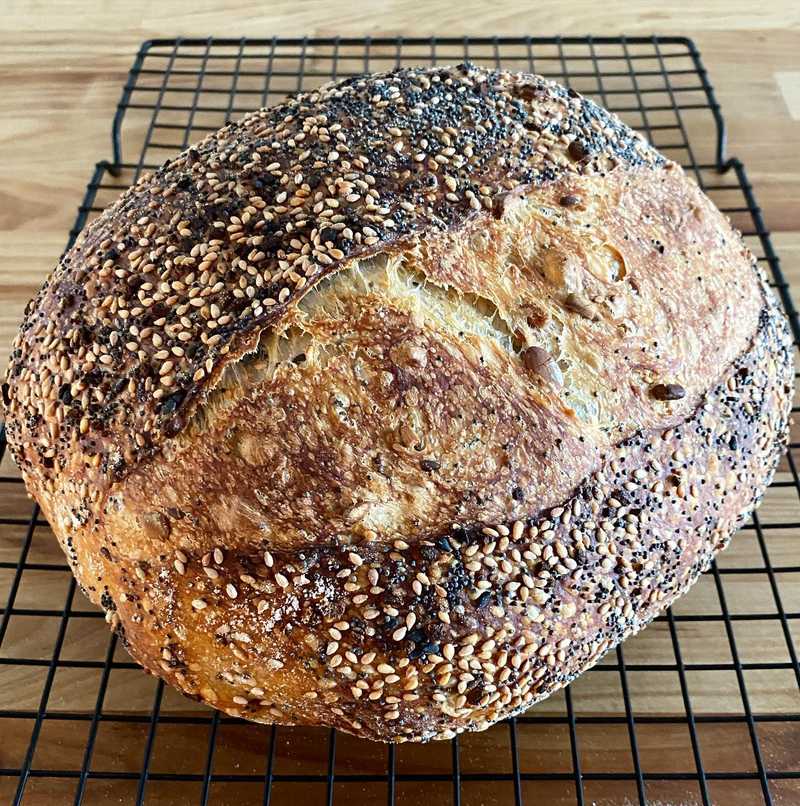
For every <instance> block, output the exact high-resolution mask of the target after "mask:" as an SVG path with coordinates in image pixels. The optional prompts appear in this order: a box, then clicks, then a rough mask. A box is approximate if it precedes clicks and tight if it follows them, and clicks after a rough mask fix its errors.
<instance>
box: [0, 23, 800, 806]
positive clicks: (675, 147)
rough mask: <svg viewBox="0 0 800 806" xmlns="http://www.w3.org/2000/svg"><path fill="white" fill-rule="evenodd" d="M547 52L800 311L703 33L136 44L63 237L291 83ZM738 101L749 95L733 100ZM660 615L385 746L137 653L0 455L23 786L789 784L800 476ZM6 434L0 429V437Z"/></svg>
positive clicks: (579, 788)
mask: <svg viewBox="0 0 800 806" xmlns="http://www.w3.org/2000/svg"><path fill="white" fill-rule="evenodd" d="M465 58H468V59H470V60H472V61H474V62H475V63H478V64H482V65H490V66H503V67H508V68H512V69H524V70H530V71H534V72H539V73H541V74H543V75H546V76H548V77H551V78H554V79H556V80H558V81H561V82H563V83H566V84H568V85H570V86H572V87H574V88H575V89H577V90H579V91H580V92H583V93H585V94H587V95H589V96H592V97H594V98H595V99H596V100H598V101H599V102H600V103H602V104H603V105H605V106H606V107H608V108H609V109H612V110H614V111H615V112H617V113H618V114H619V115H620V116H621V117H622V118H623V119H624V120H625V121H626V122H628V123H629V124H631V125H632V126H634V127H635V128H638V129H640V130H641V131H643V132H644V133H645V134H646V135H647V136H648V137H649V138H650V139H651V140H652V142H653V143H654V144H655V145H656V146H657V147H658V148H659V149H660V150H661V151H662V152H664V153H665V154H667V155H668V156H670V157H672V158H673V159H675V160H677V161H678V162H681V163H682V164H683V165H684V166H685V167H686V168H687V170H688V171H689V172H690V174H691V175H692V176H694V177H695V178H696V179H697V181H698V182H699V184H700V185H701V186H702V187H703V188H704V189H705V190H706V192H708V193H709V194H710V196H711V197H712V198H713V199H714V201H715V202H716V203H717V205H718V206H719V207H720V208H721V209H722V210H724V211H725V212H726V213H727V214H728V215H729V216H730V217H731V218H732V219H733V221H734V224H735V225H736V226H738V227H739V228H740V229H741V230H742V231H743V233H744V235H745V239H746V241H747V242H748V245H749V246H750V248H751V249H752V250H753V252H754V253H755V254H756V255H757V257H758V260H759V261H760V263H761V264H762V265H763V266H764V267H765V268H766V269H767V270H768V272H769V273H771V278H772V280H773V285H774V287H775V288H776V290H777V292H778V294H779V295H780V297H781V300H782V302H783V304H784V307H785V309H786V311H787V313H788V314H789V316H790V319H791V324H792V328H793V331H794V334H795V339H797V338H798V336H799V335H800V328H799V327H798V320H797V314H796V312H795V309H794V307H793V305H792V301H791V297H790V292H789V289H788V287H787V285H786V283H785V281H784V279H783V276H782V274H781V271H780V267H779V264H778V260H777V258H776V256H775V253H774V251H773V249H772V246H771V244H770V241H769V234H768V233H767V231H766V230H765V228H764V223H763V221H762V218H761V213H760V211H759V208H758V206H757V204H756V201H755V198H754V196H753V191H752V188H751V186H750V184H749V183H748V181H747V177H746V174H745V170H744V167H743V166H742V164H741V163H740V162H739V161H738V160H736V159H727V158H726V156H725V134H724V133H725V128H724V122H723V119H722V116H721V113H720V110H719V106H718V105H717V103H716V101H715V99H714V93H713V90H712V88H711V85H710V83H709V80H708V77H707V74H706V71H705V70H704V68H703V66H702V63H701V60H700V56H699V54H698V52H697V50H696V48H695V46H694V44H693V43H692V42H691V41H690V40H688V39H682V38H657V37H652V38H630V39H625V38H613V39H609V38H596V39H591V38H581V39H577V38H563V39H558V38H557V39H543V38H513V39H509V38H502V39H501V38H493V39H431V40H428V39H426V40H419V39H406V40H402V39H302V40H299V39H292V40H289V39H271V40H270V39H258V40H256V39H241V40H227V39H226V40H219V39H216V40H215V39H208V40H196V39H159V40H153V41H149V42H146V43H144V44H143V45H142V47H141V49H140V50H139V53H138V54H137V56H136V59H135V62H134V64H133V67H132V68H131V71H130V74H129V77H128V81H127V83H126V85H125V87H124V91H123V94H122V98H121V100H120V103H119V106H118V111H117V114H116V117H115V119H114V124H113V130H112V147H113V158H112V160H111V161H103V162H100V163H98V164H97V167H96V169H95V172H94V175H93V176H92V179H91V181H90V183H89V185H88V188H87V191H86V196H85V198H84V200H83V203H82V204H81V206H80V208H79V213H78V216H77V219H76V222H75V226H74V228H73V230H72V231H71V233H70V243H71V242H72V241H73V240H74V238H75V236H76V235H77V234H78V232H79V231H80V230H81V228H82V227H83V226H84V225H85V224H86V222H87V220H89V219H90V218H91V217H93V216H94V215H96V214H97V213H98V212H99V211H100V210H101V209H102V208H103V207H105V206H106V205H107V204H108V203H109V202H110V201H112V200H113V198H114V197H115V196H116V195H117V194H118V193H119V192H120V191H122V190H123V189H124V188H126V187H127V186H128V185H129V184H130V183H131V182H132V181H133V180H134V179H135V178H136V177H137V176H138V174H139V173H140V172H141V171H142V170H144V169H147V168H150V167H155V166H156V165H158V164H160V163H161V162H162V161H163V160H164V159H166V158H167V157H168V156H170V155H172V154H174V153H175V152H177V151H178V150H179V149H180V148H182V147H184V146H186V145H187V144H189V143H190V142H192V141H193V140H195V139H199V138H200V137H202V136H203V135H204V134H205V133H206V132H209V131H213V130H215V129H217V128H218V127H219V126H221V125H222V124H223V123H224V122H225V121H227V120H229V119H231V118H236V117H237V116H238V115H240V114H241V113H243V112H246V111H249V110H251V109H253V108H255V107H258V106H260V105H261V106H263V105H267V104H271V103H274V102H275V101H277V100H279V99H280V98H281V97H283V96H284V95H285V94H286V93H288V92H292V91H295V90H300V89H308V88H310V87H313V86H316V85H318V84H320V83H322V82H324V81H327V80H330V79H331V78H337V77H344V76H348V75H352V74H355V73H360V72H364V71H374V70H382V69H390V68H392V67H394V66H396V65H412V64H431V63H437V62H439V63H453V62H458V61H462V60H464V59H465ZM744 100H745V99H743V101H744ZM795 439H796V437H793V441H792V445H791V450H790V452H789V454H788V456H787V457H786V459H785V460H784V461H783V463H782V464H781V466H780V469H779V472H778V474H777V477H776V480H775V483H774V484H773V486H772V487H771V488H770V490H769V491H768V493H767V495H766V497H765V500H764V503H763V505H762V507H761V509H760V510H759V512H758V514H757V515H756V516H754V518H753V520H752V522H751V523H750V524H749V525H748V526H746V527H745V529H744V530H743V531H742V532H741V533H740V534H739V535H738V536H737V538H736V539H735V540H734V542H733V544H732V546H731V548H730V549H729V550H728V551H727V552H725V553H724V554H723V555H722V556H721V557H720V558H719V559H718V561H717V563H716V564H715V565H714V566H713V567H712V569H711V570H710V571H709V573H708V574H706V575H705V576H704V577H702V578H701V580H700V581H699V582H698V583H697V585H696V586H695V588H694V589H693V590H692V591H691V593H690V594H688V595H687V596H686V597H684V598H683V599H682V600H680V601H679V602H678V603H677V604H676V605H675V606H674V607H673V608H672V609H671V610H670V611H668V612H667V613H666V614H665V615H664V616H663V617H661V618H660V619H658V620H657V621H656V622H655V623H654V624H653V625H652V626H651V627H650V628H649V629H648V630H646V631H645V632H644V633H642V634H641V635H640V636H638V637H636V638H635V639H633V640H631V641H629V642H627V643H626V644H625V645H624V647H620V648H618V649H617V650H616V651H615V652H612V653H610V654H609V655H608V656H607V657H606V658H605V659H604V661H603V662H602V663H601V664H600V665H599V666H598V667H596V668H595V669H593V670H592V671H590V672H589V673H587V674H586V675H584V676H583V677H581V678H579V679H578V680H577V681H576V682H575V683H574V684H573V685H572V686H571V687H570V688H569V689H567V690H566V691H564V692H562V693H559V694H558V695H555V696H553V697H551V698H550V699H549V700H547V701H545V702H544V703H542V704H540V705H538V706H537V707H535V708H533V709H532V710H531V711H530V712H529V713H528V714H526V715H525V716H522V717H519V718H517V719H514V720H510V721H507V722H505V723H502V724H499V725H496V726H494V727H493V728H491V729H490V730H489V731H486V732H485V733H481V734H471V735H467V736H462V737H461V738H460V739H456V740H453V741H452V742H451V743H434V744H431V745H426V746H416V745H399V746H397V747H391V746H388V747H387V746H384V745H378V744H372V743H369V742H365V741H360V740H356V739H353V738H352V737H349V736H347V735H344V734H337V733H336V732H335V731H329V730H325V729H317V728H315V729H310V728H284V727H278V728H276V727H263V726H257V725H252V724H249V723H246V722H242V721H238V720H234V719H231V718H228V717H224V716H221V715H220V714H219V713H216V712H212V711H210V710H209V709H206V708H204V707H202V706H199V705H197V704H196V703H194V702H191V701H188V700H185V699H183V698H182V697H180V696H179V695H177V694H175V693H174V692H172V691H171V690H169V689H166V688H165V687H164V686H163V685H162V684H161V683H160V682H158V681H156V680H154V679H153V678H151V677H148V676H146V675H144V674H143V673H142V672H141V671H140V670H139V669H138V667H137V666H136V665H135V664H134V663H132V662H131V661H130V658H129V657H128V656H127V655H126V654H125V652H124V650H123V649H122V648H121V647H120V645H119V643H118V641H117V639H116V637H115V636H113V635H110V634H109V633H108V630H107V628H106V625H105V623H104V621H103V619H102V614H101V613H99V612H98V611H97V610H96V609H94V608H93V607H92V606H91V605H89V603H88V602H87V601H86V600H84V598H83V597H82V596H81V594H80V593H79V592H76V586H75V582H74V581H73V579H72V576H71V574H70V573H69V570H68V568H67V566H66V565H65V563H64V561H63V557H62V555H61V554H60V551H59V549H58V547H57V545H56V542H55V539H54V538H53V536H52V534H51V533H50V531H49V528H48V526H47V523H46V522H45V521H44V520H43V519H42V518H41V517H40V514H39V510H38V508H37V507H35V506H34V507H33V508H31V505H30V503H29V502H28V501H27V499H26V498H25V495H24V489H23V487H22V484H21V482H20V480H19V476H18V473H17V472H16V470H15V469H14V468H13V465H12V464H11V461H10V459H9V458H8V457H7V456H6V457H5V458H3V460H2V469H0V603H1V602H5V605H4V607H3V609H2V610H0V800H2V802H9V803H14V804H17V803H21V802H23V801H24V803H25V804H35V805H38V804H48V805H49V804H62V803H63V804H67V803H73V802H74V803H76V804H78V803H83V804H90V803H91V804H98V803H110V802H114V803H118V802H119V803H126V804H127V803H136V804H140V803H148V804H151V803H154V804H170V805H172V804H184V803H186V804H197V803H200V804H207V803H214V804H231V803H236V804H242V805H244V804H250V803H253V804H272V806H276V804H285V803H291V804H293V805H294V804H316V803H319V804H334V803H336V804H341V803H347V804H353V803H357V804H368V805H369V804H385V803H388V804H390V805H391V804H395V803H397V804H420V803H425V804H431V803H436V804H439V803H441V804H445V803H453V804H457V805H459V806H460V805H461V804H464V805H465V806H466V804H484V805H485V806H494V805H495V804H523V803H524V804H528V805H530V804H535V805H536V806H539V805H541V804H546V805H547V806H549V805H550V804H553V805H554V806H561V805H563V806H571V805H572V804H578V805H579V806H582V805H583V804H587V805H588V804H597V806H621V805H622V804H637V803H638V804H645V803H648V804H651V806H654V805H655V804H659V806H696V804H704V805H706V806H707V805H708V804H712V803H714V804H724V806H744V805H745V804H747V806H750V805H751V804H762V803H766V804H774V806H781V805H785V806H788V805H789V804H797V803H800V666H798V660H797V649H796V646H795V643H794V641H795V639H796V634H797V633H796V631H797V630H798V628H800V621H798V620H800V584H799V583H800V564H799V563H800V560H798V556H797V551H798V549H797V535H798V528H800V478H799V477H798V471H797V451H798V449H800V443H798V442H796V441H795ZM4 449H5V440H4V437H3V434H2V431H0V456H1V455H2V453H3V451H4Z"/></svg>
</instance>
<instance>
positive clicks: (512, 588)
mask: <svg viewBox="0 0 800 806" xmlns="http://www.w3.org/2000/svg"><path fill="white" fill-rule="evenodd" d="M790 346H791V339H790V337H789V333H788V329H787V326H786V322H785V320H784V317H783V315H782V314H781V313H780V311H779V309H778V306H777V303H776V301H775V299H774V297H773V295H772V294H771V292H770V291H769V289H768V288H767V286H766V283H765V281H764V278H763V277H762V276H761V274H760V273H759V270H758V268H757V266H756V263H755V261H754V259H753V257H752V255H750V253H749V252H748V251H747V249H746V248H745V246H744V244H743V242H742V239H741V237H740V235H739V234H738V233H737V232H736V231H734V230H733V229H732V228H731V226H730V223H729V222H728V221H727V219H726V218H725V217H724V216H722V215H721V214H720V213H719V211H718V210H717V209H716V208H715V207H714V205H713V204H712V203H711V202H710V201H709V200H708V199H707V198H706V197H705V196H704V194H703V193H702V192H701V191H700V190H699V189H698V188H697V186H696V185H695V184H694V183H693V182H692V181H691V180H690V179H689V178H688V177H687V176H686V175H685V174H684V173H683V171H682V170H681V169H680V167H679V166H677V165H675V164H674V163H672V162H670V161H668V160H666V159H665V158H664V157H662V156H661V155H659V154H658V153H657V152H656V151H655V150H654V149H653V148H652V147H651V146H649V145H648V144H647V143H646V142H645V141H644V140H643V139H642V138H641V136H640V135H638V134H636V133H635V132H633V131H632V130H630V129H629V128H628V127H626V126H625V125H624V124H622V123H621V122H620V121H619V120H618V119H617V118H616V117H615V116H613V115H612V114H610V113H608V112H607V111H605V110H603V109H601V108H600V107H598V106H596V105H595V104H594V103H592V102H591V101H589V100H587V99H585V98H582V97H581V96H580V95H578V94H577V93H575V92H574V91H572V90H567V89H565V88H563V87H560V86H559V85H557V84H554V83H552V82H549V81H546V80H545V79H543V78H541V77H539V76H535V75H529V74H525V73H509V72H503V71H488V70H483V69H480V68H477V67H475V66H473V65H470V64H464V65H460V66H458V67H449V68H442V67H437V68H426V69H402V70H396V71H393V72H390V73H383V74H377V75H372V76H362V77H356V78H352V79H348V80H346V81H342V82H337V83H332V84H328V85H326V86H324V87H322V88H321V89H319V90H315V91H313V92H310V93H304V94H300V95H297V96H295V97H293V98H290V99H289V100H287V101H286V102H285V103H283V104H280V105H279V106H276V107H274V108H271V109H263V110H259V111H257V112H254V113H252V114H250V115H247V116H246V117H244V118H243V119H242V120H240V121H238V122H236V123H232V124H230V125H228V126H226V127H225V128H223V129H221V130H220V131H218V132H217V133H215V134H212V135H210V136H209V137H207V138H206V139H205V140H203V141H202V142H200V143H198V144H197V145H195V146H193V147H192V148H190V149H188V150H186V151H184V152H183V153H182V154H180V155H179V156H178V157H177V158H176V159H174V160H172V161H170V162H167V163H165V164H164V165H163V166H162V167H161V168H160V169H158V170H157V171H154V172H153V173H150V174H147V175H145V176H143V177H142V178H141V179H140V180H139V181H138V182H137V184H136V185H135V186H134V187H132V188H131V189H130V190H129V191H127V192H126V193H125V194H123V195H122V197H121V198H120V199H119V200H118V201H117V202H116V203H115V204H114V205H112V206H111V207H110V208H109V209H108V210H107V211H106V212H105V213H104V214H103V215H102V216H101V217H100V218H99V219H97V220H96V221H94V222H92V223H91V224H90V225H89V226H88V227H87V229H86V230H85V232H84V234H83V235H82V237H81V239H80V240H79V242H78V243H77V244H76V245H75V246H74V247H73V248H72V249H71V250H70V251H69V252H68V253H67V254H66V255H65V256H64V257H63V258H62V260H61V262H60V263H59V265H58V267H57V268H56V269H55V271H54V272H53V274H52V275H51V277H50V278H49V279H48V281H47V282H46V283H45V285H44V287H43V288H42V289H41V291H40V292H39V294H38V295H37V297H36V298H35V299H34V300H33V301H32V302H31V303H30V305H29V306H28V308H27V310H26V313H25V318H24V321H23V324H22V327H21V329H20V333H19V336H18V337H17V340H16V342H15V344H14V349H13V353H12V357H11V362H10V365H9V369H8V372H7V377H6V383H5V384H4V385H3V398H4V403H5V408H6V427H7V433H8V442H9V446H10V448H11V450H12V453H13V455H14V458H15V459H16V461H17V463H18V465H19V466H20V468H21V470H22V473H23V475H24V477H25V481H26V484H27V486H28V490H29V491H30V492H31V494H32V495H33V496H34V497H35V498H36V500H37V501H38V502H39V503H40V505H41V507H42V510H43V511H44V513H45V514H46V516H47V517H48V519H49V520H50V523H51V525H52V527H53V530H54V532H55V534H56V535H57V537H58V539H59V541H60V542H61V545H62V547H63V548H64V551H65V553H66V555H67V557H68V559H69V562H70V566H71V567H72V570H73V572H74V573H75V576H76V577H77V579H78V581H79V582H80V584H81V587H82V589H83V590H84V591H85V592H86V594H87V595H88V596H89V597H90V598H91V599H92V600H93V601H94V602H96V603H98V604H99V605H100V606H102V607H103V608H104V609H105V611H106V614H107V619H108V621H109V622H110V623H111V624H112V626H113V627H114V629H116V630H117V631H118V632H119V633H120V635H121V637H122V639H123V641H124V642H125V645H126V647H127V648H128V650H129V652H130V653H131V654H132V655H133V657H135V658H136V659H137V660H138V661H139V662H140V663H141V664H142V665H143V666H144V667H145V668H146V669H148V670H149V671H151V672H152V673H154V674H157V675H159V676H161V677H162V678H164V679H165V680H167V681H168V682H170V683H171V684H172V685H174V686H176V687H177V688H178V689H180V690H181V691H183V692H184V693H186V694H187V695H188V696H191V697H194V698H196V699H198V700H201V701H203V702H206V703H209V704H211V705H213V706H214V707H216V708H219V709H220V710H223V711H225V712H227V713H230V714H234V715H237V716H242V717H244V718H247V719H252V720H255V721H261V722H268V723H281V724H316V725H329V726H334V727H337V728H340V729H342V730H345V731H348V732H351V733H354V734H357V735H360V736H364V737H368V738H372V739H377V740H382V741H408V740H414V741H423V740H428V739H433V738H449V737H452V736H453V735H455V734H456V733H458V732H461V731H464V730H480V729H483V728H486V727H488V726H489V725H490V724H492V723H493V722H495V721H496V720H498V719H501V718H503V717H505V716H509V715H512V714H515V713H519V712H521V711H523V710H525V709H526V708H528V707H530V706H531V704H533V703H535V702H537V701H539V700H541V699H543V698H545V697H547V696H548V695H549V694H551V693H552V692H554V691H556V690H558V689H559V688H561V687H563V686H564V685H566V684H567V683H568V682H569V681H570V680H572V679H573V678H574V677H575V676H576V675H578V674H580V673H581V672H582V671H584V670H586V669H587V668H589V667H591V666H592V665H593V664H594V663H596V662H597V660H598V659H599V658H600V657H602V655H603V654H604V653H605V652H606V651H608V650H609V649H610V648H612V647H614V646H616V645H617V644H618V643H619V642H620V641H622V640H624V639H625V638H626V637H628V636H629V635H632V634H634V633H636V632H637V631H638V630H640V629H642V628H643V627H644V626H646V625H647V624H648V623H649V622H650V621H651V620H652V619H653V618H654V617H655V616H656V615H658V614H659V613H660V612H662V611H663V610H664V608H666V607H667V606H668V605H669V604H670V603H671V602H672V601H674V600H675V598H676V597H677V596H679V595H680V594H682V593H683V592H684V591H685V590H686V589H687V588H688V587H689V586H690V585H691V584H692V583H693V582H694V581H695V579H696V578H697V576H698V575H699V574H700V573H701V572H702V571H704V570H705V569H706V568H707V567H708V566H709V564H710V562H711V561H712V559H713V557H714V555H715V554H716V552H718V551H719V550H720V549H722V548H724V546H725V545H726V544H727V543H728V541H729V540H730V538H731V536H732V534H733V533H734V532H735V531H736V529H737V528H738V527H739V526H741V524H742V523H743V522H744V520H745V519H746V518H747V517H748V516H749V514H750V512H751V511H752V510H753V508H754V507H755V506H756V505H757V504H758V502H759V500H760V498H761V496H762V494H763V492H764V490H765V488H766V486H767V484H768V483H769V481H770V479H771V477H772V475H773V473H774V470H775V467H776V465H777V462H778V460H779V458H780V455H781V453H782V451H783V449H784V448H785V446H786V442H787V422H788V414H789V408H790V400H791V394H792V388H791V387H792V382H793V381H792V377H793V376H792V366H791V352H790Z"/></svg>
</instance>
